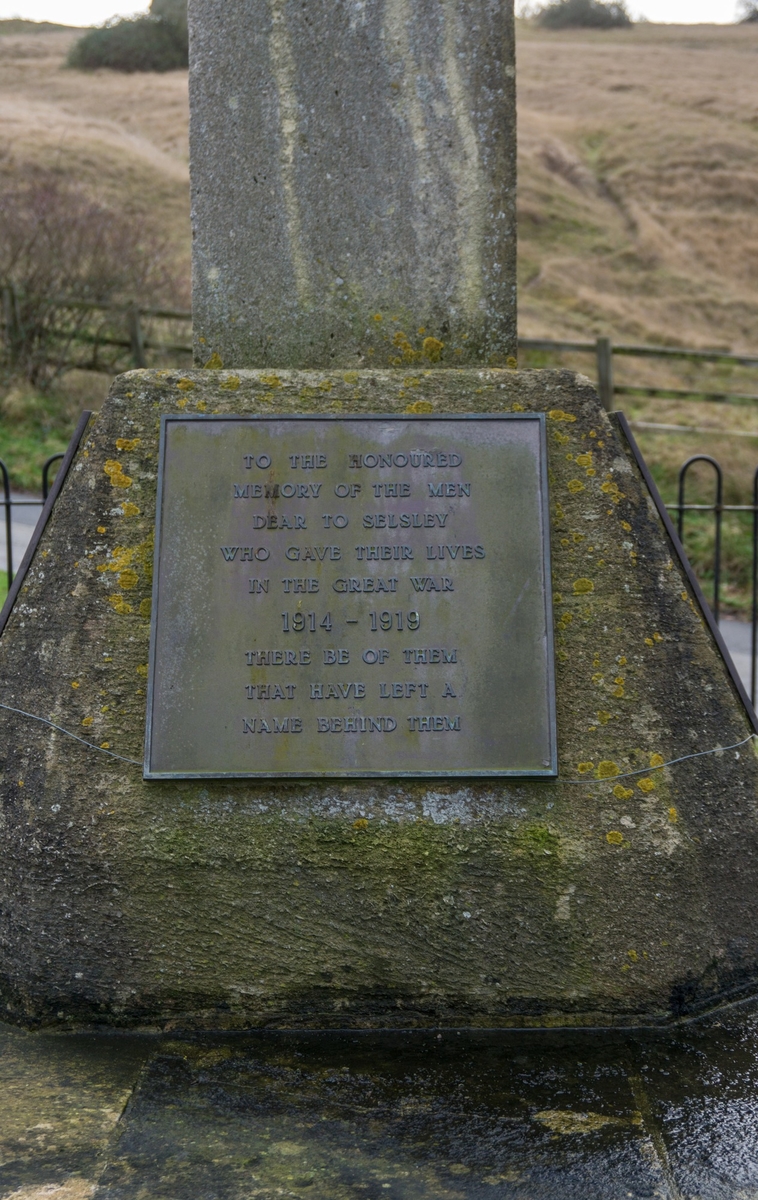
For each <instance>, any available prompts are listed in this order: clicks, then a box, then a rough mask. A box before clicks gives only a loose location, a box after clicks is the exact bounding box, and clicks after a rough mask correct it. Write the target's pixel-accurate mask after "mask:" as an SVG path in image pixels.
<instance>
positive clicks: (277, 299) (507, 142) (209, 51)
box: [190, 0, 516, 368]
mask: <svg viewBox="0 0 758 1200" xmlns="http://www.w3.org/2000/svg"><path fill="white" fill-rule="evenodd" d="M190 31H191V72H190V98H191V160H192V213H193V229H194V279H193V310H194V338H195V360H196V362H197V363H198V364H199V365H201V366H202V365H204V364H205V363H207V362H208V361H209V360H211V359H212V356H213V355H218V357H219V358H220V359H221V361H222V362H223V364H224V365H226V366H234V367H235V368H238V367H265V366H270V365H273V366H274V367H279V366H281V365H282V364H285V363H286V364H287V365H288V366H290V367H320V368H327V367H366V366H393V365H394V366H401V367H407V366H409V365H412V364H414V363H423V364H425V365H427V366H428V365H429V364H431V363H438V364H440V365H445V366H449V365H452V366H460V365H463V364H466V363H482V364H489V365H505V364H506V360H507V359H508V357H509V356H511V355H514V354H515V352H516V351H515V347H516V267H515V257H516V224H515V198H516V159H515V120H516V118H515V87H514V67H513V61H514V56H513V5H512V2H511V0H504V2H502V3H501V2H500V0H496V2H495V0H471V2H470V3H467V4H465V5H463V4H460V3H456V2H455V0H443V2H442V3H435V4H432V3H430V2H429V0H388V2H387V3H384V4H378V3H376V2H375V0H365V3H364V2H363V0H343V2H340V3H336V4H334V3H330V4H327V3H324V2H323V0H318V2H317V3H310V4H307V5H302V4H295V3H293V2H290V3H287V2H285V0H269V2H265V0H247V2H246V3H244V4H243V3H242V0H193V3H192V4H191V5H190ZM213 361H214V362H216V361H217V360H216V359H213Z"/></svg>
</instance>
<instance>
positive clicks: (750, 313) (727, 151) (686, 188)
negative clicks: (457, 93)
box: [518, 23, 758, 350]
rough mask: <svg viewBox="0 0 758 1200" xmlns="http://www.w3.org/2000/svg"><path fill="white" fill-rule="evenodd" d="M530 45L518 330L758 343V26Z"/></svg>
mask: <svg viewBox="0 0 758 1200" xmlns="http://www.w3.org/2000/svg"><path fill="white" fill-rule="evenodd" d="M518 55H519V61H518V82H519V134H520V155H521V157H520V177H519V192H520V229H519V233H520V272H521V275H520V284H521V290H520V301H521V330H522V333H524V334H533V333H540V334H543V335H546V334H548V333H552V334H557V333H558V332H559V331H562V332H565V333H567V334H568V333H570V334H576V333H582V334H587V333H591V332H604V333H610V334H612V335H614V336H615V337H616V338H617V340H622V339H624V340H637V341H648V342H661V341H664V342H669V343H680V344H689V345H694V346H714V345H718V346H723V347H730V348H734V349H748V348H752V349H753V350H755V349H756V348H758V346H757V343H758V290H756V286H755V283H756V278H757V277H758V203H756V202H757V201H758V89H756V84H755V79H756V75H755V71H756V55H758V24H750V25H736V26H689V27H687V26H679V27H677V26H655V25H639V26H636V27H633V28H632V29H629V30H623V29H622V30H613V31H609V32H604V31H603V32H598V31H589V30H582V31H578V30H575V31H571V32H561V33H547V32H545V31H536V30H534V29H531V28H529V27H528V26H526V25H524V24H523V23H522V26H521V29H520V36H519V43H518Z"/></svg>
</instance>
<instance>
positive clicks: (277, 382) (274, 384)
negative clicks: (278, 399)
mask: <svg viewBox="0 0 758 1200" xmlns="http://www.w3.org/2000/svg"><path fill="white" fill-rule="evenodd" d="M261 383H262V384H264V386H265V387H270V388H280V387H281V386H282V381H281V379H280V378H279V376H278V375H261Z"/></svg>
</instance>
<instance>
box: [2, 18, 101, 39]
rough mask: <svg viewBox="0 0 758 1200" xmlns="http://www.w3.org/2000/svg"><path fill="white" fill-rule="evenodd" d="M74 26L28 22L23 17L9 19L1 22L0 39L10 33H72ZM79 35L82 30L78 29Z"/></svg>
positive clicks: (49, 22) (46, 22) (47, 22)
mask: <svg viewBox="0 0 758 1200" xmlns="http://www.w3.org/2000/svg"><path fill="white" fill-rule="evenodd" d="M74 28H75V27H74V26H72V25H55V24H54V23H53V22H52V21H26V20H24V19H23V18H22V17H7V18H4V19H3V20H0V37H2V36H3V35H4V34H9V33H16V34H18V33H71V32H72V31H73V30H74ZM76 32H77V33H81V30H79V29H77V30H76Z"/></svg>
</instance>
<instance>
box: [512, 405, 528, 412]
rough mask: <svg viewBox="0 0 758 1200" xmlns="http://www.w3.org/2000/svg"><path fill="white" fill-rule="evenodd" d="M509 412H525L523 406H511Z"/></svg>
mask: <svg viewBox="0 0 758 1200" xmlns="http://www.w3.org/2000/svg"><path fill="white" fill-rule="evenodd" d="M511 412H526V409H525V408H524V406H523V404H512V405H511Z"/></svg>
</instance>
